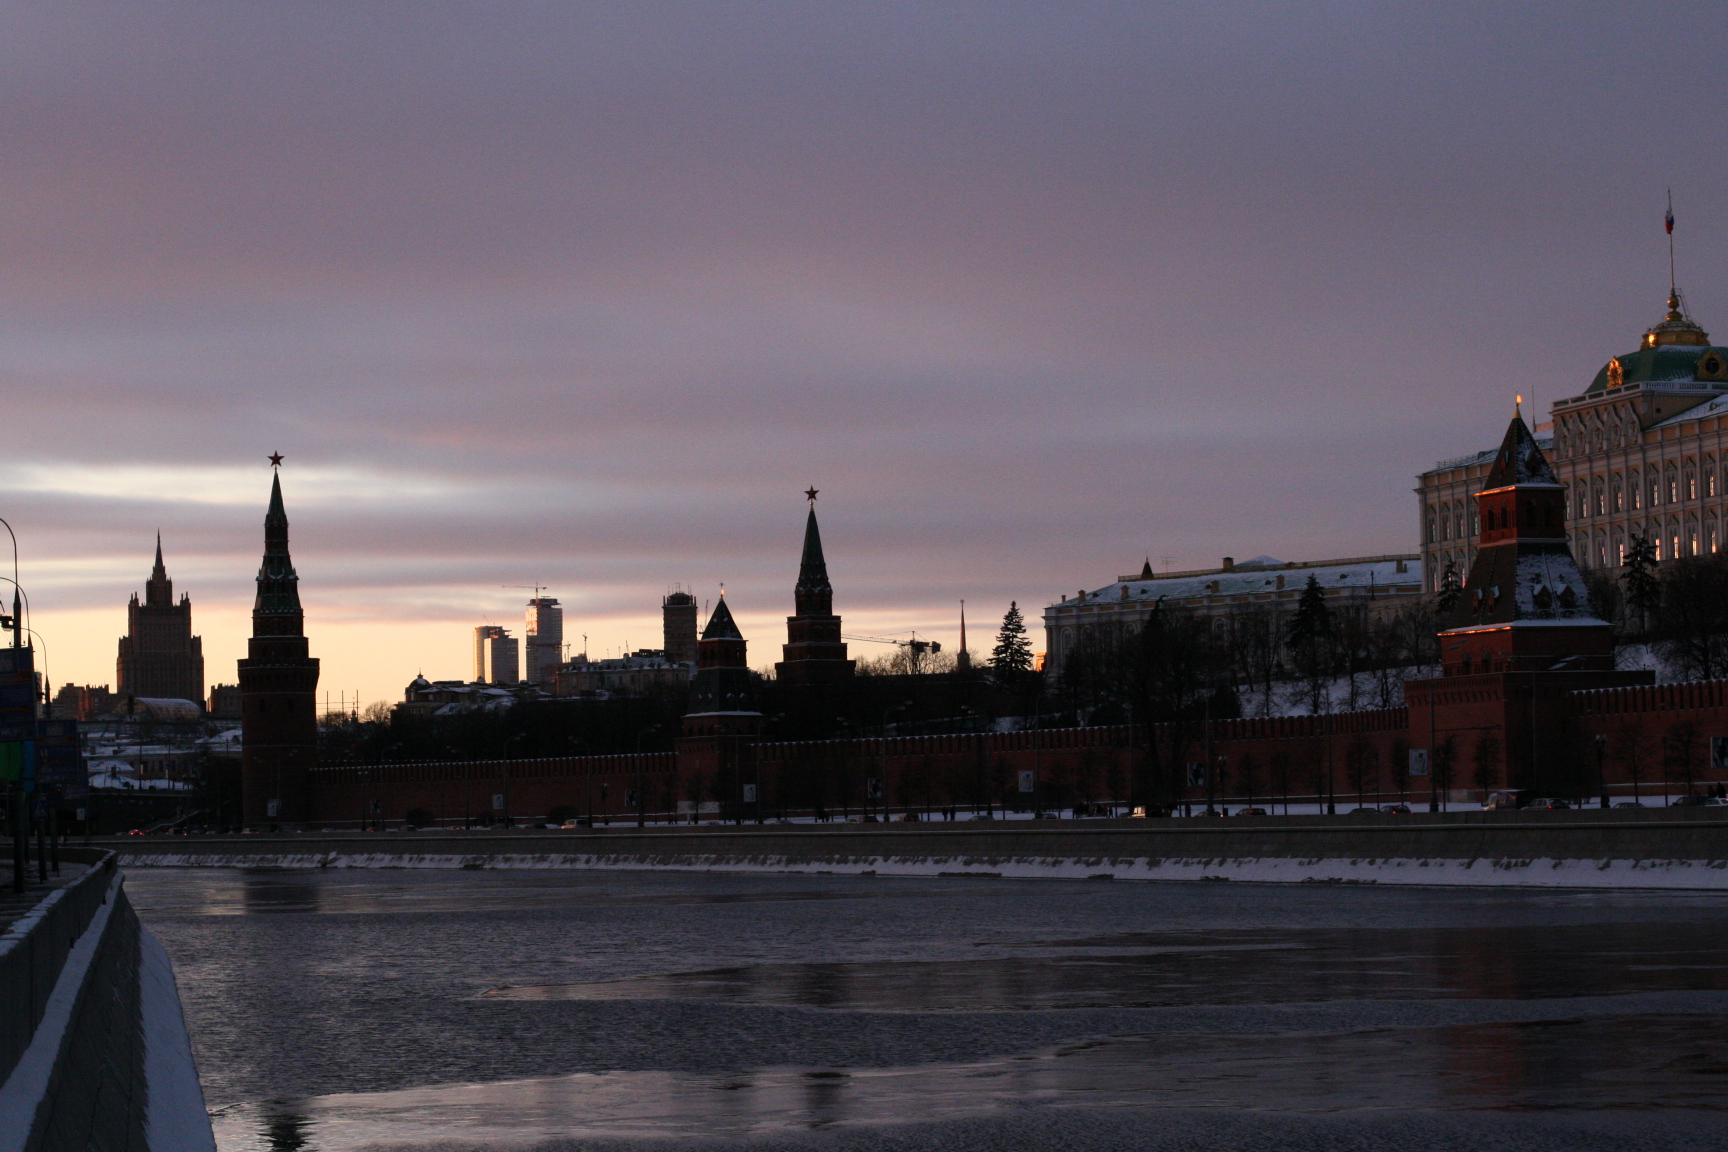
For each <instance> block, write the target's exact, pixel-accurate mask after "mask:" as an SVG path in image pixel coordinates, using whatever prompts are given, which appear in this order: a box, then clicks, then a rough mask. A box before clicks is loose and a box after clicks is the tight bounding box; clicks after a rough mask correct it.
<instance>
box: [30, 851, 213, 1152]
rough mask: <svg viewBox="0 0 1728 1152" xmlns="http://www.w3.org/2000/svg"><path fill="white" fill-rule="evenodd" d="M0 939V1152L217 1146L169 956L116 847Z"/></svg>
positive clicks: (186, 1150) (90, 859) (91, 858)
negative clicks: (131, 894) (129, 894)
mask: <svg viewBox="0 0 1728 1152" xmlns="http://www.w3.org/2000/svg"><path fill="white" fill-rule="evenodd" d="M61 855H62V859H64V860H68V861H71V862H75V863H76V862H85V863H89V864H91V865H92V867H91V868H90V869H89V871H87V872H86V873H85V874H84V875H82V876H80V877H78V878H77V879H75V880H73V881H72V882H71V883H69V884H67V885H66V886H65V887H62V888H60V889H57V890H56V891H54V892H52V893H51V894H49V895H48V896H47V897H46V898H44V899H43V900H42V901H41V903H39V904H38V905H37V906H36V907H35V908H34V909H33V910H32V911H31V912H29V913H28V914H26V915H25V916H24V917H22V918H20V919H19V920H18V921H17V922H16V923H14V924H13V925H12V926H11V927H10V928H9V929H8V931H7V932H6V934H5V935H4V936H3V937H0V1077H3V1082H0V1152H62V1150H64V1152H82V1150H84V1149H88V1148H131V1149H141V1150H149V1152H170V1150H174V1152H206V1150H207V1152H214V1149H215V1140H214V1138H213V1137H212V1135H211V1130H210V1119H209V1116H208V1114H207V1113H206V1112H205V1110H204V1098H203V1093H202V1091H201V1090H200V1088H199V1086H198V1078H197V1071H196V1068H195V1067H194V1065H193V1062H192V1051H191V1043H190V1040H189V1039H188V1038H187V1035H186V1025H185V1021H184V1019H183V1018H182V1016H181V1012H180V1000H179V994H178V992H177V990H176V989H175V986H174V976H173V970H172V968H171V967H170V965H169V962H168V957H167V954H166V953H164V952H163V951H162V946H161V945H160V944H159V943H157V941H156V940H155V938H154V937H152V936H151V935H150V934H149V933H148V932H147V931H146V930H145V929H144V928H143V926H142V925H141V924H139V922H138V917H137V915H136V914H135V913H134V912H133V910H132V906H131V904H130V903H129V902H128V901H127V899H126V892H125V888H124V885H123V877H122V875H121V873H120V872H119V871H118V869H117V868H116V866H115V865H116V857H115V855H114V854H113V853H111V852H104V851H99V850H90V849H79V848H68V849H64V850H63V851H62V854H61Z"/></svg>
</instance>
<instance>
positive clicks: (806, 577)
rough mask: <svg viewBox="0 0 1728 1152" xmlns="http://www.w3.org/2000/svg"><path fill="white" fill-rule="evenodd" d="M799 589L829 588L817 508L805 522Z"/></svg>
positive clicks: (799, 563)
mask: <svg viewBox="0 0 1728 1152" xmlns="http://www.w3.org/2000/svg"><path fill="white" fill-rule="evenodd" d="M798 587H800V588H817V587H821V588H828V587H829V584H828V561H827V559H826V558H824V557H823V555H822V530H821V529H820V528H819V527H817V525H816V506H815V505H814V504H812V505H811V506H810V515H809V516H807V517H806V518H805V520H804V555H803V556H802V557H801V558H800V559H799V561H798Z"/></svg>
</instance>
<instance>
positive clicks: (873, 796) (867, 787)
mask: <svg viewBox="0 0 1728 1152" xmlns="http://www.w3.org/2000/svg"><path fill="white" fill-rule="evenodd" d="M864 796H865V799H868V800H880V799H882V781H880V780H878V779H876V777H874V776H871V777H869V778H868V779H866V780H865V781H864Z"/></svg>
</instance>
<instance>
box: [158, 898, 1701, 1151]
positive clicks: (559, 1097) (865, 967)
mask: <svg viewBox="0 0 1728 1152" xmlns="http://www.w3.org/2000/svg"><path fill="white" fill-rule="evenodd" d="M127 888H128V890H129V892H130V893H131V896H132V899H133V901H134V903H135V904H136V905H137V907H138V910H139V913H140V914H141V915H142V916H143V917H144V919H145V921H146V922H147V923H148V924H149V925H150V927H151V928H152V929H153V930H154V931H155V932H156V934H157V935H158V936H159V937H160V938H161V939H162V941H163V943H164V944H165V945H166V946H167V948H168V951H169V953H170V955H172V957H173V958H174V962H175V965H176V969H177V972H178V976H179V981H180V987H181V993H182V996H183V998H184V1001H185V1006H186V1012H187V1017H188V1024H189V1025H190V1027H191V1031H192V1037H193V1042H194V1045H195V1048H196V1052H197V1056H198V1061H199V1070H200V1073H201V1075H202V1078H203V1081H204V1087H205V1093H206V1095H207V1097H208V1100H209V1103H210V1105H211V1107H212V1109H213V1110H214V1111H215V1113H216V1128H217V1136H218V1140H219V1142H220V1144H221V1146H222V1148H223V1149H224V1150H225V1152H239V1150H241V1149H248V1150H250V1149H259V1150H278V1149H280V1150H296V1152H336V1150H350V1149H354V1150H357V1149H425V1150H429V1149H440V1150H449V1152H455V1150H458V1149H507V1148H508V1149H528V1148H533V1149H545V1150H547V1152H550V1150H552V1149H577V1148H582V1149H589V1148H592V1149H625V1148H631V1149H642V1148H665V1149H669V1150H670V1149H678V1150H680V1152H684V1150H689V1152H695V1150H697V1149H705V1148H709V1147H714V1148H788V1149H790V1148H804V1149H860V1150H862V1149H895V1150H908V1152H909V1150H912V1149H965V1150H970V1149H979V1150H984V1149H992V1150H1014V1149H1047V1148H1050V1149H1053V1148H1064V1149H1080V1150H1084V1149H1128V1148H1147V1149H1171V1150H1175V1149H1192V1150H1206V1152H1212V1150H1218V1152H1222V1150H1225V1149H1231V1150H1234V1149H1253V1150H1255V1152H1276V1150H1280V1149H1314V1150H1320V1149H1334V1148H1349V1149H1352V1150H1364V1152H1366V1150H1373V1149H1412V1150H1414V1149H1424V1150H1426V1149H1447V1150H1453V1149H1457V1150H1462V1149H1507V1150H1512V1149H1518V1150H1520V1152H1545V1150H1548V1149H1553V1150H1556V1152H1559V1150H1566V1152H1578V1150H1592V1149H1603V1150H1607V1149H1613V1150H1615V1152H1628V1150H1637V1149H1715V1148H1721V1149H1728V1111H1725V1110H1724V1108H1725V1106H1728V1027H1725V1025H1728V895H1718V894H1704V893H1699V894H1690V893H1673V892H1670V893H1636V892H1600V893H1596V892H1575V891H1574V892H1553V891H1534V890H1520V889H1502V890H1457V889H1420V888H1376V887H1366V886H1324V885H1299V886H1269V885H1244V884H1234V883H1191V884H1144V883H1121V882H1104V881H1014V880H1001V879H976V878H942V879H889V878H878V877H862V876H820V875H818V876H807V875H806V876H796V875H786V876H762V875H724V874H694V873H625V872H603V873H584V872H492V871H444V872H406V871H367V870H352V871H322V872H291V871H263V870H258V871H239V870H216V869H211V870H198V869H186V870H177V869H155V870H152V869H134V870H132V871H130V872H129V874H128V878H127Z"/></svg>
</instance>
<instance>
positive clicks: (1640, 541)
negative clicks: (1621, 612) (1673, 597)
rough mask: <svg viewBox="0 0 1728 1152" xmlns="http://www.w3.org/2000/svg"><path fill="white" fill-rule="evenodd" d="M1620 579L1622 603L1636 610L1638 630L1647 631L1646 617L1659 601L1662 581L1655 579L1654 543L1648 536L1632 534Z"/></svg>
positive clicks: (1651, 613) (1648, 618)
mask: <svg viewBox="0 0 1728 1152" xmlns="http://www.w3.org/2000/svg"><path fill="white" fill-rule="evenodd" d="M1620 581H1621V583H1623V584H1625V585H1626V606H1627V607H1628V608H1630V609H1631V610H1632V611H1634V612H1636V613H1638V630H1639V631H1640V632H1647V631H1649V630H1650V617H1651V616H1652V615H1653V614H1654V613H1655V611H1656V608H1657V605H1659V604H1660V603H1661V602H1662V585H1661V583H1660V582H1659V581H1658V580H1657V579H1656V545H1654V544H1652V543H1651V542H1650V537H1648V536H1634V537H1632V544H1631V547H1629V548H1627V549H1626V571H1625V573H1624V574H1622V575H1621V577H1620Z"/></svg>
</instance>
